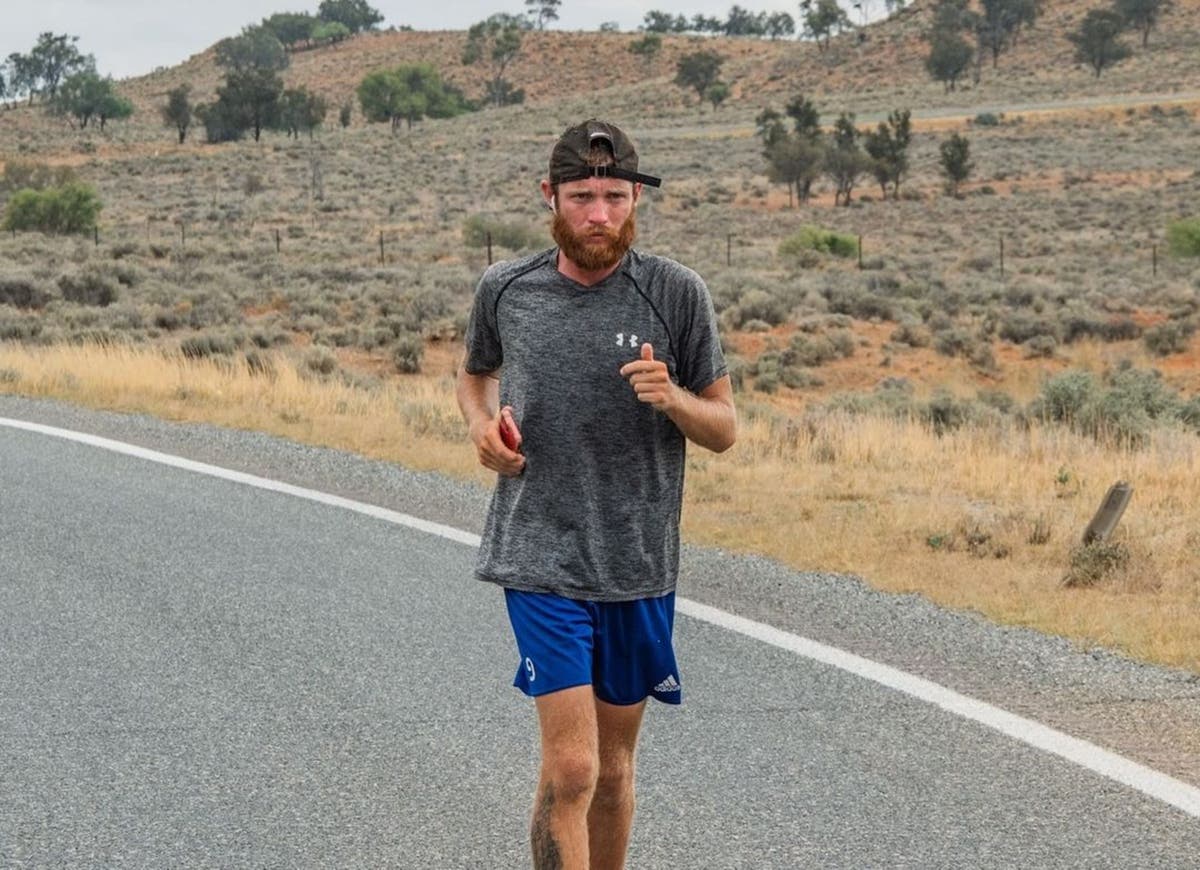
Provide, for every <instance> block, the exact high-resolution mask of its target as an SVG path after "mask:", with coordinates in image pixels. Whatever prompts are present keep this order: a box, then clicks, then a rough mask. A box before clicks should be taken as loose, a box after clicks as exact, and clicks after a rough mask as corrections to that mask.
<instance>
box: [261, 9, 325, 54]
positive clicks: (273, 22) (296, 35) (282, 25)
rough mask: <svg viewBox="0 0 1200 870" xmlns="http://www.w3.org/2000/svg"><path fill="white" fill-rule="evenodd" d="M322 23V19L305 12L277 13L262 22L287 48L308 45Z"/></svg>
mask: <svg viewBox="0 0 1200 870" xmlns="http://www.w3.org/2000/svg"><path fill="white" fill-rule="evenodd" d="M320 23H321V19H319V18H317V17H316V16H315V15H309V14H307V13H305V12H276V13H275V14H274V15H270V16H268V17H266V18H264V19H263V20H262V26H263V28H264V29H266V30H269V31H271V33H273V34H275V38H276V39H278V40H279V41H280V43H282V44H283V45H284V46H285V47H287V48H295V47H296V46H297V45H300V44H301V43H305V44H307V43H308V42H309V41H310V40H311V39H312V36H313V30H315V29H316V27H317V25H318V24H320Z"/></svg>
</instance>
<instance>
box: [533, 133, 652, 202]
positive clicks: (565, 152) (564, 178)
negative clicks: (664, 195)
mask: <svg viewBox="0 0 1200 870" xmlns="http://www.w3.org/2000/svg"><path fill="white" fill-rule="evenodd" d="M597 142H601V143H604V144H605V145H607V146H608V148H609V150H611V151H612V156H613V162H612V163H609V164H606V165H604V166H590V165H588V152H589V151H591V150H592V145H594V144H595V143H597ZM637 168H638V156H637V151H635V150H634V147H633V142H631V141H630V140H629V137H628V136H626V135H625V134H624V133H623V132H622V131H621V128H620V127H617V126H616V125H615V124H609V123H606V122H604V121H597V120H596V119H595V118H592V119H591V120H588V121H584V122H583V123H582V124H578V125H576V126H574V127H569V128H568V129H567V131H566V132H565V133H563V134H562V136H560V137H559V138H558V141H557V142H555V143H554V150H553V151H551V152H550V183H551V184H563V183H565V182H568V181H579V180H580V179H582V178H592V177H593V176H594V177H597V178H620V179H624V180H625V181H634V182H640V183H641V184H648V185H650V186H651V187H661V186H662V179H661V178H656V177H655V176H653V175H643V174H642V173H640V172H638V171H637Z"/></svg>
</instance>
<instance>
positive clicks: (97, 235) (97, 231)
mask: <svg viewBox="0 0 1200 870" xmlns="http://www.w3.org/2000/svg"><path fill="white" fill-rule="evenodd" d="M92 238H93V239H94V240H95V242H96V247H97V248H98V247H100V227H98V226H93V227H92Z"/></svg>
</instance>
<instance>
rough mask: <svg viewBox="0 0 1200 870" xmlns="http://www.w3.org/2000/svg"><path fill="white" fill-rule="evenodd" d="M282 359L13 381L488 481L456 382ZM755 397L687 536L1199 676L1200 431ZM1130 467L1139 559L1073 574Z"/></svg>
mask: <svg viewBox="0 0 1200 870" xmlns="http://www.w3.org/2000/svg"><path fill="white" fill-rule="evenodd" d="M273 362H274V369H275V374H274V375H273V376H271V377H264V376H262V375H261V374H260V375H255V374H254V373H252V372H251V371H250V370H249V369H248V367H247V366H246V365H245V364H244V363H241V362H228V361H226V362H213V361H191V360H185V359H182V358H180V357H177V356H173V355H169V354H164V353H163V352H160V351H156V350H153V349H149V348H133V347H125V346H121V347H107V348H105V347H66V346H60V347H53V348H27V347H21V346H11V345H0V391H3V392H9V393H20V394H24V395H32V396H52V397H56V398H61V399H65V400H67V401H70V402H73V403H77V404H81V405H87V406H91V407H97V408H109V409H116V410H121V411H136V412H144V413H149V414H154V415H158V416H161V417H165V418H169V419H174V420H191V421H206V422H211V423H216V424H219V425H224V426H231V427H237V428H244V429H253V430H259V431H265V432H271V433H275V434H278V435H282V436H285V437H288V438H291V439H295V440H298V441H303V442H306V443H311V444H319V445H326V446H331V447H337V448H341V449H345V450H350V451H353V452H355V453H359V454H362V455H365V456H370V457H374V458H379V459H385V460H390V461H395V462H400V463H403V464H405V465H408V466H411V467H415V468H421V469H436V470H441V471H444V472H447V473H449V474H451V475H453V476H455V477H459V478H471V479H474V480H481V481H486V480H488V476H487V475H486V473H485V472H483V471H482V470H481V469H479V468H478V467H477V465H476V463H475V459H474V453H473V450H472V449H471V448H470V446H469V445H468V443H467V441H466V436H465V431H464V428H463V426H462V424H461V422H460V421H459V418H458V412H457V408H456V406H455V403H454V395H453V382H452V380H451V379H450V378H449V377H447V376H441V377H421V376H418V377H405V378H398V379H393V380H391V381H389V382H386V383H385V384H384V385H382V386H380V387H379V388H378V389H374V390H364V389H363V388H362V387H354V386H349V385H346V384H343V383H341V382H340V381H338V380H336V379H326V380H322V379H318V378H315V377H311V376H306V375H304V374H302V373H301V372H299V371H298V370H297V369H296V368H295V367H294V366H293V365H291V364H290V363H289V362H288V361H287V360H286V359H285V358H284V357H282V356H280V357H275V358H273ZM740 411H741V432H740V438H739V441H738V444H737V446H735V447H734V448H733V450H731V451H730V452H729V453H727V454H723V455H720V456H716V455H713V454H709V453H706V452H704V451H703V450H700V449H698V448H696V449H693V450H692V451H691V453H690V458H689V470H688V489H687V505H686V507H685V510H684V533H685V536H686V538H687V539H688V540H690V541H693V542H698V543H706V544H713V545H717V546H720V547H723V548H726V549H729V550H735V551H743V552H757V553H763V554H766V555H769V556H772V557H775V558H777V559H779V560H780V561H782V562H784V563H786V564H788V565H791V566H793V567H795V568H799V569H828V570H836V571H845V572H851V573H856V574H859V575H860V576H862V577H863V578H864V579H865V580H867V581H868V582H869V583H871V584H872V585H874V586H876V587H878V588H881V589H886V590H891V591H898V592H917V593H920V594H922V595H925V596H927V597H928V598H930V599H932V600H934V601H936V602H938V603H940V604H943V605H946V606H949V607H954V608H963V609H973V610H977V611H979V612H982V613H984V614H986V615H987V616H988V617H990V618H992V619H994V620H997V621H999V622H1003V623H1009V624H1017V625H1025V626H1030V627H1034V628H1037V629H1040V630H1043V631H1047V632H1053V633H1057V634H1062V635H1065V636H1068V637H1071V638H1075V639H1077V640H1079V641H1081V642H1083V643H1099V644H1103V645H1106V646H1110V647H1114V648H1117V649H1121V650H1123V651H1126V652H1128V653H1129V654H1131V655H1133V656H1136V657H1138V658H1142V659H1146V660H1150V661H1156V662H1160V663H1164V664H1170V665H1178V666H1182V667H1186V668H1189V669H1192V670H1195V671H1200V579H1198V577H1200V571H1198V567H1200V473H1198V472H1200V468H1198V465H1200V456H1198V444H1200V442H1197V440H1196V439H1195V437H1194V436H1190V435H1187V434H1184V433H1172V432H1166V431H1164V432H1160V433H1158V434H1156V435H1155V436H1154V437H1153V438H1152V439H1151V441H1150V443H1149V445H1148V446H1147V447H1146V448H1145V449H1143V450H1139V451H1137V452H1128V451H1120V450H1114V449H1111V448H1106V447H1103V446H1101V445H1098V444H1096V443H1095V442H1093V441H1092V440H1090V439H1087V438H1083V437H1080V436H1077V435H1074V434H1071V433H1069V432H1067V431H1065V430H1062V429H1059V428H1052V427H1038V426H1035V427H1033V428H1031V429H1029V430H1025V431H1022V430H1018V429H1016V428H1014V429H1011V430H1007V431H995V430H971V429H967V430H959V431H956V432H952V433H949V434H947V435H944V436H941V437H938V436H936V435H934V434H933V433H932V432H931V431H929V430H928V429H926V428H924V427H922V426H920V425H917V424H915V423H910V422H902V421H887V420H879V419H851V418H847V417H842V416H829V417H825V418H809V419H804V420H801V419H799V418H796V417H789V416H788V415H787V414H786V413H784V412H783V411H781V410H779V409H778V408H776V407H774V406H772V405H770V404H766V403H764V402H763V401H762V400H757V401H756V400H750V399H748V398H743V399H742V404H741V406H740ZM1117 480H1127V481H1129V482H1130V483H1131V484H1132V485H1133V487H1134V496H1133V500H1132V503H1131V505H1130V507H1129V509H1128V510H1127V511H1126V514H1125V517H1124V519H1123V520H1122V523H1121V526H1120V528H1119V530H1118V533H1117V535H1116V536H1115V537H1116V540H1118V541H1119V542H1121V543H1122V544H1123V545H1124V546H1125V547H1126V548H1127V550H1128V551H1129V553H1130V559H1129V562H1128V565H1127V567H1126V568H1124V569H1123V570H1119V571H1117V572H1115V573H1113V574H1112V575H1110V576H1108V577H1106V578H1105V579H1104V580H1103V581H1102V582H1101V583H1100V584H1098V585H1097V586H1094V587H1092V588H1087V589H1078V588H1075V589H1068V588H1064V587H1063V586H1062V584H1061V580H1062V578H1063V576H1064V575H1065V574H1066V573H1067V570H1068V566H1069V564H1070V561H1071V550H1072V548H1073V547H1074V546H1075V545H1076V544H1077V542H1078V539H1079V535H1080V533H1081V532H1082V530H1083V528H1084V527H1085V526H1086V524H1087V522H1088V520H1089V519H1090V518H1091V516H1092V514H1093V513H1094V511H1095V509H1096V507H1097V506H1098V504H1099V503H1100V500H1101V499H1102V497H1103V495H1104V493H1105V491H1106V490H1107V488H1108V487H1109V485H1111V484H1112V483H1113V482H1115V481H1117ZM1039 533H1040V537H1039ZM1047 536H1048V539H1047ZM1039 541H1041V542H1039Z"/></svg>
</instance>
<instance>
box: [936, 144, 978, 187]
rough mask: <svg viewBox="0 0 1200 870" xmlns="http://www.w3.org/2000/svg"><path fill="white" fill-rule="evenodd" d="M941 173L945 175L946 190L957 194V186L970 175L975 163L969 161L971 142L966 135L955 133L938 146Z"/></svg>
mask: <svg viewBox="0 0 1200 870" xmlns="http://www.w3.org/2000/svg"><path fill="white" fill-rule="evenodd" d="M938 151H939V153H940V155H941V156H940V165H941V169H942V174H943V175H945V176H946V191H947V192H948V193H949V194H950V195H951V196H958V189H959V186H960V185H961V184H962V183H963V182H964V181H966V180H967V178H968V177H970V175H971V172H972V171H973V170H974V169H975V165H974V164H973V163H971V143H970V142H969V141H968V140H967V137H966V136H960V135H959V134H958V133H955V134H954V135H953V136H951V137H950V138H949V139H946V140H945V141H943V142H942V144H941V145H940V146H939V148H938Z"/></svg>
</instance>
